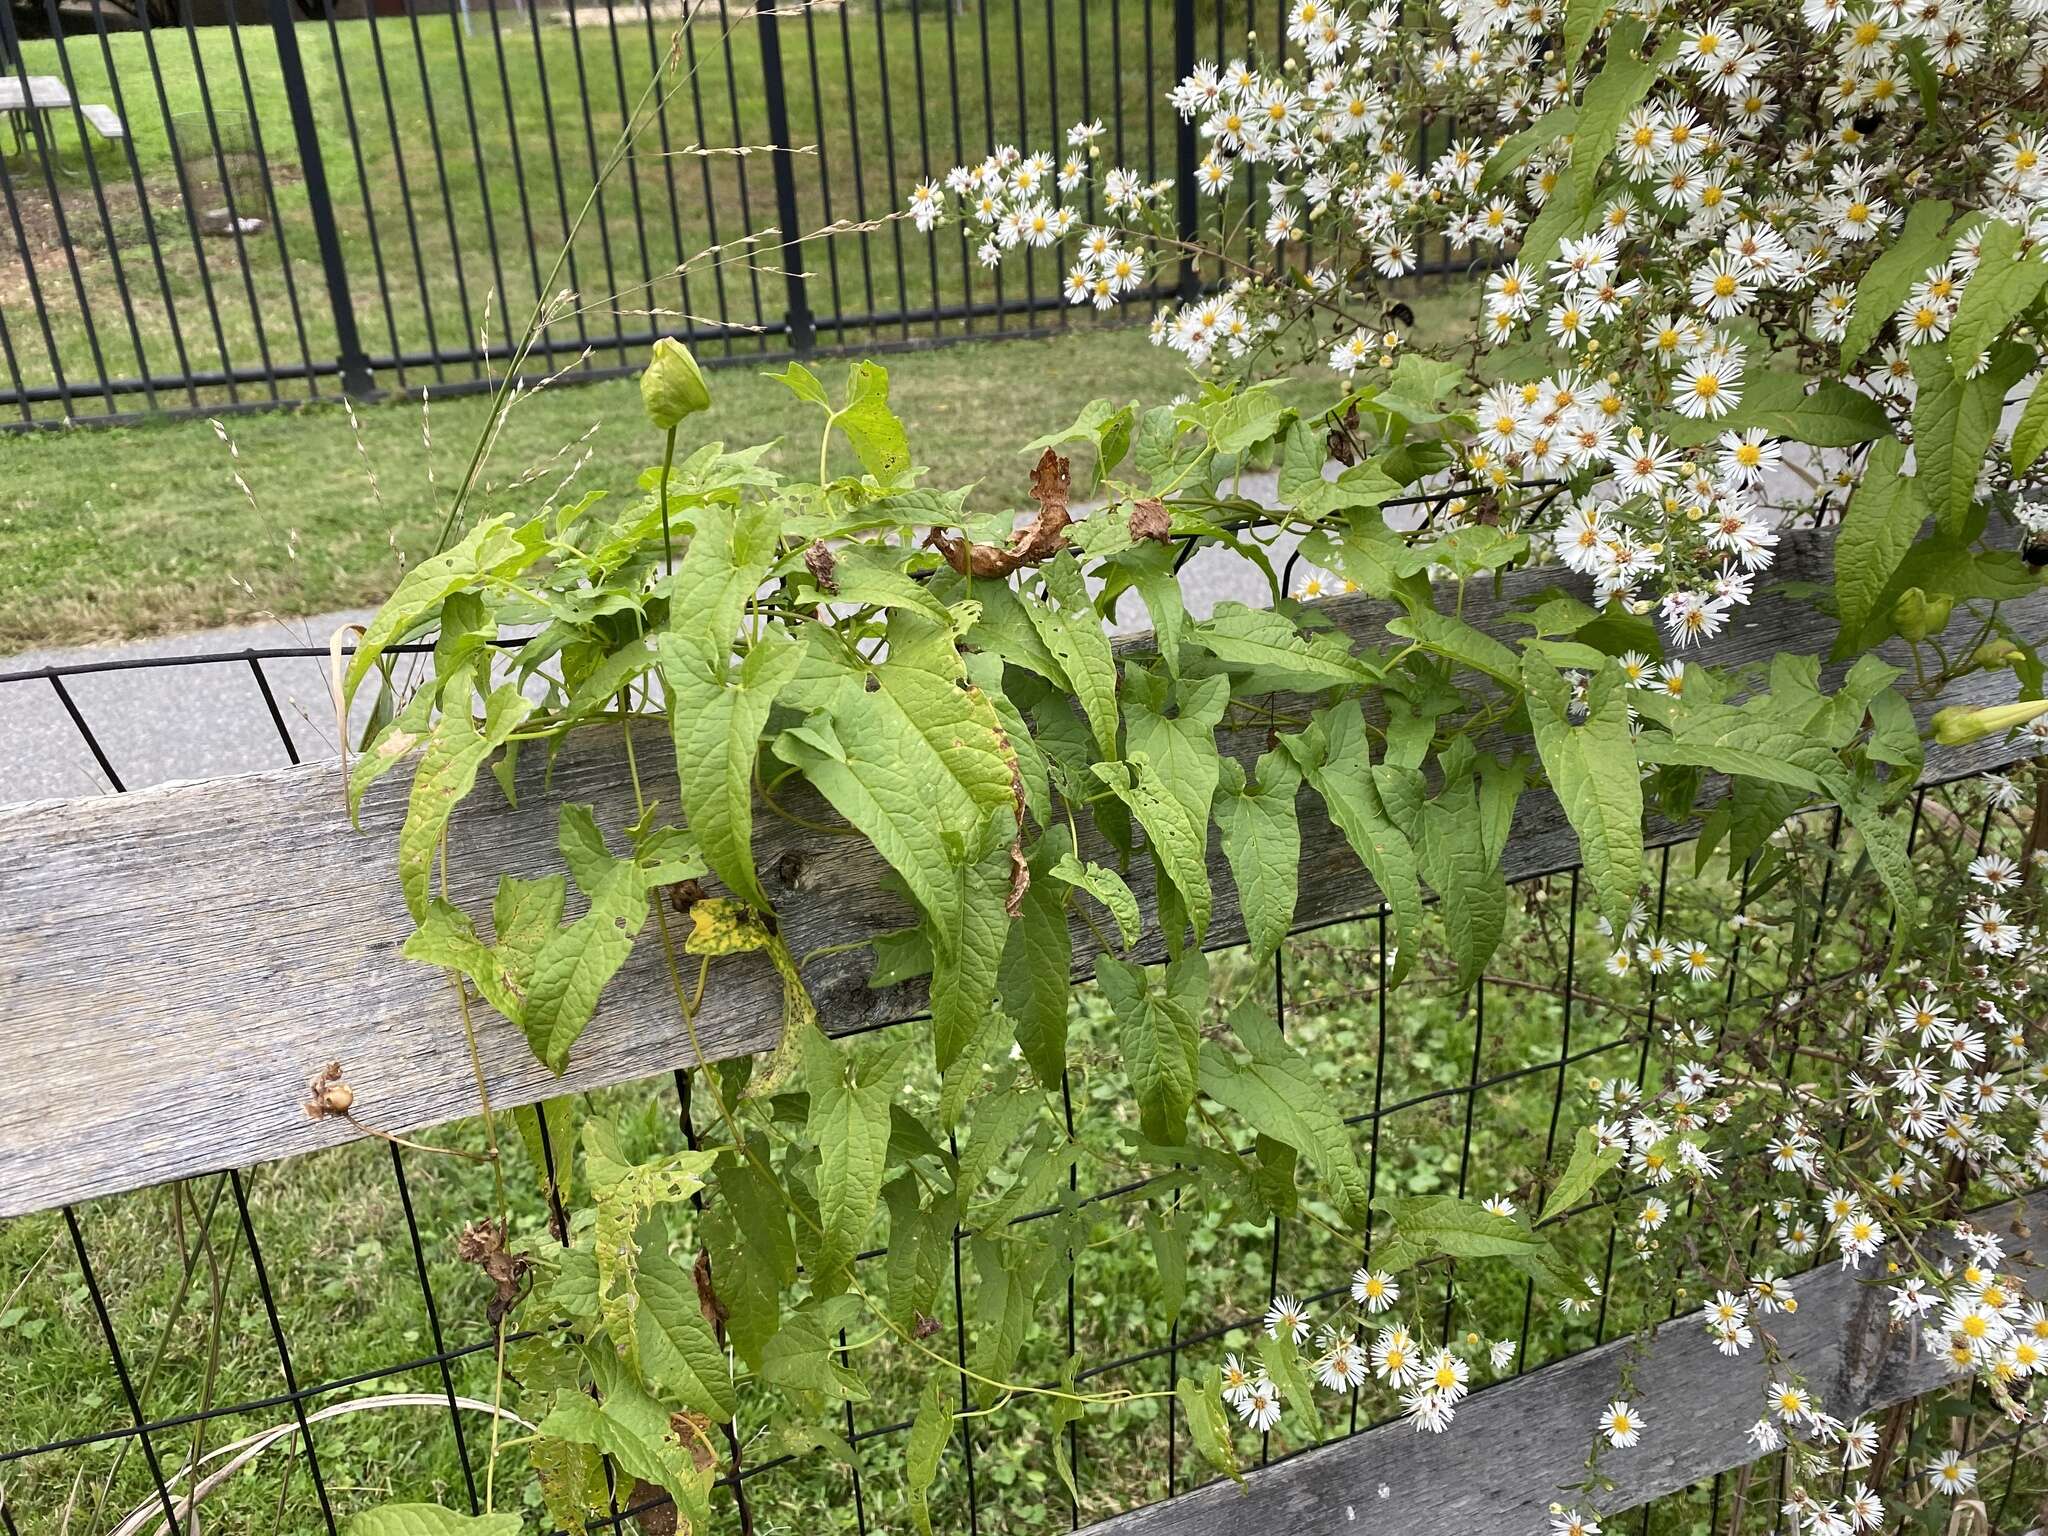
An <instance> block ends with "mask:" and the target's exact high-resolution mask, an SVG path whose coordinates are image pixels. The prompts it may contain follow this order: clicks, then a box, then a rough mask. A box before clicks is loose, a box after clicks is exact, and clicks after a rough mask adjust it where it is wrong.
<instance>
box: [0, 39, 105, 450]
mask: <svg viewBox="0 0 2048 1536" xmlns="http://www.w3.org/2000/svg"><path fill="white" fill-rule="evenodd" d="M22 78H23V80H24V82H25V81H26V79H27V76H26V75H24V76H23V77H22ZM23 89H24V90H26V89H27V86H26V84H24V86H23ZM34 131H35V132H36V133H37V134H40V133H41V132H42V130H41V129H40V128H37V129H35V130H34ZM0 202H5V203H6V204H7V222H8V223H9V224H10V225H11V226H12V227H13V229H14V244H15V249H16V250H18V251H20V252H21V267H22V271H23V273H24V274H25V275H26V276H27V278H28V296H29V303H30V304H31V305H33V306H34V308H35V312H36V325H37V327H38V328H39V329H40V330H41V331H42V333H43V351H44V352H45V354H46V355H47V356H48V357H49V359H50V374H51V377H52V378H54V379H55V380H56V383H57V395H58V399H59V400H60V401H61V402H62V404H63V407H64V415H65V416H66V417H67V418H69V417H71V416H73V415H75V414H76V412H74V411H73V410H72V408H71V396H72V390H71V385H70V383H69V382H68V380H67V379H66V377H65V373H64V355H63V353H62V351H61V350H60V349H59V348H58V346H57V337H56V335H55V334H54V333H53V332H52V331H51V329H50V311H49V306H48V305H46V304H45V303H44V302H43V284H42V279H41V277H40V276H38V275H37V272H36V261H35V256H34V247H33V246H32V245H31V244H30V242H29V238H28V228H27V226H26V225H25V224H24V223H23V222H22V217H21V203H20V199H19V198H18V197H17V196H16V195H15V191H14V173H13V172H12V171H11V170H9V169H8V167H7V157H6V156H5V155H0ZM101 376H102V378H104V377H105V375H104V373H102V375H101ZM17 388H18V386H17ZM23 403H24V407H25V406H26V397H24V402H23ZM24 414H25V411H24Z"/></svg>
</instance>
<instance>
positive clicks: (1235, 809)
mask: <svg viewBox="0 0 2048 1536" xmlns="http://www.w3.org/2000/svg"><path fill="white" fill-rule="evenodd" d="M1257 767H1258V778H1257V779H1256V780H1247V779H1246V777H1245V771H1244V768H1243V766H1242V765H1240V764H1239V763H1238V762H1237V761H1236V760H1235V759H1233V758H1224V759H1223V760H1222V763H1221V771H1220V792H1219V793H1218V795H1217V797H1216V804H1215V816H1216V827H1217V830H1218V831H1219V832H1220V833H1221V834H1222V844H1223V857H1224V859H1225V861H1226V862H1228V864H1229V865H1230V877H1231V879H1232V880H1233V881H1234V882H1235V883H1236V885H1237V904H1238V909H1239V910H1240V911H1241V912H1242V913H1243V915H1244V927H1245V938H1246V941H1247V942H1248V944H1249V946H1250V949H1251V953H1252V955H1253V957H1254V958H1255V959H1264V958H1265V957H1266V956H1268V955H1270V954H1272V953H1273V951H1274V950H1276V949H1278V948H1279V947H1280V941H1281V940H1282V939H1284V938H1286V937H1287V930H1288V929H1289V928H1291V927H1293V926H1294V904H1295V901H1296V900H1297V899H1298V897H1299V894H1300V892H1299V882H1300V878H1301V876H1300V870H1301V822H1300V818H1299V816H1298V815H1297V814H1296V810H1295V795H1296V793H1297V792H1298V791H1299V790H1300V788H1301V770H1300V769H1299V768H1297V767H1295V765H1294V759H1293V758H1291V757H1289V756H1288V755H1287V753H1286V752H1284V751H1282V750H1280V749H1278V748H1275V749H1274V750H1273V751H1271V752H1268V753H1266V754H1265V755H1264V756H1263V757H1261V758H1260V759H1259V761H1258V764H1257Z"/></svg>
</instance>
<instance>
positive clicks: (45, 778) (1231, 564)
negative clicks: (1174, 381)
mask: <svg viewBox="0 0 2048 1536" xmlns="http://www.w3.org/2000/svg"><path fill="white" fill-rule="evenodd" d="M1255 479H1256V477H1252V476H1247V477H1246V480H1247V487H1246V488H1247V490H1249V491H1251V492H1252V494H1254V495H1258V494H1259V493H1260V492H1261V491H1263V490H1266V489H1267V487H1266V486H1265V485H1261V484H1256V483H1253V482H1254V481H1255ZM1292 548H1293V541H1292V540H1287V541H1283V543H1282V544H1281V545H1280V546H1279V547H1278V548H1276V550H1275V551H1274V557H1273V561H1274V566H1275V569H1279V568H1280V566H1281V565H1282V563H1283V562H1284V560H1285V558H1286V555H1287V554H1288V553H1289V552H1290V551H1291V550H1292ZM1181 577H1182V587H1183V590H1184V592H1185V593H1186V597H1187V605H1188V610H1189V612H1190V613H1192V614H1193V615H1194V616H1195V617H1196V618H1202V617H1206V616H1207V615H1208V613H1209V612H1210V610H1211V609H1213V608H1214V607H1215V606H1216V604H1217V603H1218V602H1220V601H1222V600H1224V599H1226V598H1230V599H1235V600H1236V601H1238V602H1245V603H1254V604H1258V605H1261V606H1263V605H1264V604H1265V602H1266V600H1267V592H1266V584H1265V580H1264V578H1263V577H1261V576H1260V575H1259V574H1258V573H1257V572H1256V571H1255V570H1253V569H1252V568H1251V567H1250V566H1249V565H1247V564H1245V562H1243V561H1242V560H1239V559H1237V558H1236V557H1235V556H1233V555H1231V554H1229V553H1227V552H1225V551H1222V550H1218V549H1213V548H1205V549H1203V550H1202V551H1200V552H1199V553H1198V554H1197V555H1196V557H1195V558H1194V559H1193V560H1191V561H1190V562H1189V563H1188V565H1187V567H1186V568H1185V569H1184V570H1183V571H1182V573H1181ZM368 617H369V613H368V611H366V610H365V611H360V612H348V613H324V614H317V615H315V616H313V617H311V618H306V619H291V620H271V621H268V622H266V623H261V624H248V625H238V626H235V627H233V628H229V629H208V630H199V631H197V632H194V633H190V634H182V635H168V636H161V637H158V638H156V639H152V640H134V641H124V642H117V643H111V644H106V645H89V646H79V647H75V648H71V649H66V650H48V651H31V652H28V653H26V654H24V655H21V656H16V657H12V658H7V659H0V675H5V674H9V673H16V672H24V671H30V670H33V669H35V668H38V667H47V666H71V665H75V664H78V663H95V662H108V661H126V660H132V659H140V658H152V657H182V656H223V655H226V656H230V657H234V658H235V659H232V660H227V661H213V662H208V663H204V664H194V665H178V666H152V667H136V668H129V669H123V670H119V671H105V672H92V673H86V674H83V675H78V676H72V677H68V678H66V679H65V683H64V686H65V688H66V689H67V690H68V691H69V692H70V695H71V698H72V702H73V703H75V704H76V705H77V706H78V711H79V713H80V714H81V715H83V716H84V718H85V722H86V724H87V725H88V726H89V727H91V729H92V732H93V734H94V735H95V736H96V737H97V738H98V740H99V743H100V746H101V748H102V750H104V752H105V753H106V756H107V759H108V761H109V762H110V763H111V764H112V765H113V769H114V772H115V773H116V774H118V775H119V776H120V781H121V785H122V787H124V788H127V789H142V788H145V787H147V786H149V785H152V784H164V783H168V782H171V781H173V780H177V779H200V778H215V777H219V776H221V775H225V774H235V773H255V772H259V771H261V770H263V769H266V768H277V767H282V766H284V764H285V763H287V762H288V761H289V758H288V757H287V756H286V753H285V749H284V745H283V743H282V742H281V741H280V739H279V736H278V730H277V725H276V722H275V721H273V720H272V718H271V715H270V711H269V710H268V708H267V707H266V706H265V704H264V702H263V695H262V693H261V691H260V690H259V688H258V687H257V683H256V678H255V676H254V674H253V673H252V671H251V669H250V665H249V663H248V661H247V660H245V659H242V658H240V657H239V656H238V655H237V653H239V652H242V651H245V650H249V649H255V650H259V651H260V650H278V649H286V648H292V647H301V646H316V647H319V648H320V649H321V652H322V654H321V655H320V656H319V657H318V658H271V659H266V660H264V661H262V662H261V663H260V665H261V666H262V668H263V673H264V677H265V678H266V679H267V680H268V682H269V684H270V689H271V692H272V694H273V695H274V696H275V698H276V701H277V707H278V712H279V714H281V715H282V716H283V719H284V723H285V725H286V726H287V727H288V728H289V730H290V732H291V736H292V743H293V746H294V747H296V749H297V750H298V753H299V756H300V758H301V760H303V761H306V762H317V761H320V760H322V759H327V758H333V757H335V756H336V755H337V747H336V743H335V740H334V707H333V705H332V704H330V703H329V702H328V692H327V658H326V655H325V648H326V645H327V639H328V636H329V635H331V634H332V633H333V632H334V630H335V629H336V627H338V626H339V625H342V624H349V623H361V622H363V621H364V620H366V619H367V618H368ZM1118 617H1119V619H1120V621H1121V622H1120V623H1119V624H1118V626H1117V627H1118V628H1119V629H1120V630H1123V631H1131V630H1139V629H1144V628H1146V627H1147V624H1146V618H1145V609H1144V605H1143V604H1141V603H1140V602H1138V601H1137V599H1136V597H1135V595H1133V596H1131V597H1127V598H1126V599H1125V600H1124V602H1123V603H1122V604H1121V605H1120V606H1119V610H1118ZM0 722H4V723H0V805H6V804H13V803H16V802H19V801H24V800H44V799H53V798H66V797H69V796H74V795H93V794H106V793H109V792H111V791H112V789H113V788H114V786H113V784H112V783H111V782H110V781H109V779H108V777H107V775H106V773H105V772H104V771H103V770H102V769H101V768H100V766H99V764H98V763H97V762H96V761H95V760H94V757H93V754H92V752H91V750H90V749H89V748H88V747H87V745H86V743H85V740H84V738H83V736H82V735H81V734H80V732H79V730H78V728H77V726H76V725H74V724H73V723H72V721H71V719H70V717H69V715H68V714H67V713H66V711H65V709H64V706H63V703H62V701H61V700H60V699H59V698H58V696H57V693H56V691H55V689H53V688H52V687H51V685H50V683H49V682H48V681H47V680H46V679H42V678H31V679H26V680H21V681H15V682H0Z"/></svg>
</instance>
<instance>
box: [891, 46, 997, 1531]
mask: <svg viewBox="0 0 2048 1536" xmlns="http://www.w3.org/2000/svg"><path fill="white" fill-rule="evenodd" d="M877 15H878V16H879V12H878V13H877ZM946 1150H947V1151H948V1152H950V1153H951V1154H952V1156H953V1162H954V1164H955V1165H956V1166H957V1165H958V1164H959V1161H960V1142H959V1138H957V1137H956V1136H954V1135H953V1134H952V1133H951V1132H950V1131H949V1132H947V1134H946ZM963 1214H964V1213H963ZM960 1238H961V1231H960V1223H959V1222H958V1221H955V1222H954V1223H953V1349H954V1356H955V1358H956V1359H957V1360H958V1362H959V1365H960V1451H961V1455H962V1457H963V1459H964V1460H965V1461H966V1463H967V1529H968V1531H969V1532H970V1536H981V1498H980V1495H979V1493H978V1491H977V1490H976V1487H975V1482H974V1420H973V1419H972V1418H970V1417H969V1416H968V1415H969V1414H970V1413H971V1412H972V1410H973V1406H974V1405H973V1403H972V1402H971V1401H970V1400H969V1398H968V1395H967V1295H966V1287H964V1286H963V1285H962V1284H961V1282H960Z"/></svg>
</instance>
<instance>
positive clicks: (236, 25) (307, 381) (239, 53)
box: [227, 0, 320, 395]
mask: <svg viewBox="0 0 2048 1536" xmlns="http://www.w3.org/2000/svg"><path fill="white" fill-rule="evenodd" d="M227 3H228V25H227V33H228V45H229V47H230V48H232V49H233V51H234V55H235V77H236V78H237V79H238V80H240V81H241V83H242V111H243V112H244V113H245V114H246V115H247V117H248V119H249V146H250V148H251V149H253V150H254V151H255V153H256V173H257V175H258V176H260V177H261V178H262V181H263V188H264V209H263V212H264V218H265V219H266V221H267V222H268V223H269V225H270V236H271V239H272V241H273V242H274V243H275V244H276V246H277V269H278V272H279V274H280V275H281V276H282V277H283V278H284V296H285V304H286V306H287V307H288V308H289V309H290V310H291V316H292V334H293V335H295V336H296V337H297V338H298V342H299V361H300V363H301V364H302V365H303V366H304V369H305V372H304V374H303V375H302V381H303V383H302V387H303V388H304V389H305V391H306V392H307V393H308V394H309V395H318V394H319V393H320V382H319V374H318V373H317V372H316V371H315V369H314V365H313V344H312V342H311V340H310V339H309V338H308V337H307V335H306V316H305V313H304V311H303V310H302V309H301V307H300V305H299V284H298V279H297V278H295V277H294V276H293V275H292V257H291V252H290V251H289V250H288V249H286V247H285V243H284V220H282V219H280V218H279V217H278V216H277V209H276V207H275V206H273V203H272V199H271V191H270V189H271V188H272V186H273V185H275V183H274V181H273V178H272V176H271V173H270V154H269V151H268V149H267V148H266V147H265V145H264V142H263V119H262V117H261V116H260V115H259V114H258V113H257V111H256V89H255V87H254V86H253V85H251V84H250V81H249V60H248V57H247V55H246V54H245V53H244V52H243V50H242V18H241V17H240V15H239V14H237V5H238V0H227Z"/></svg>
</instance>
